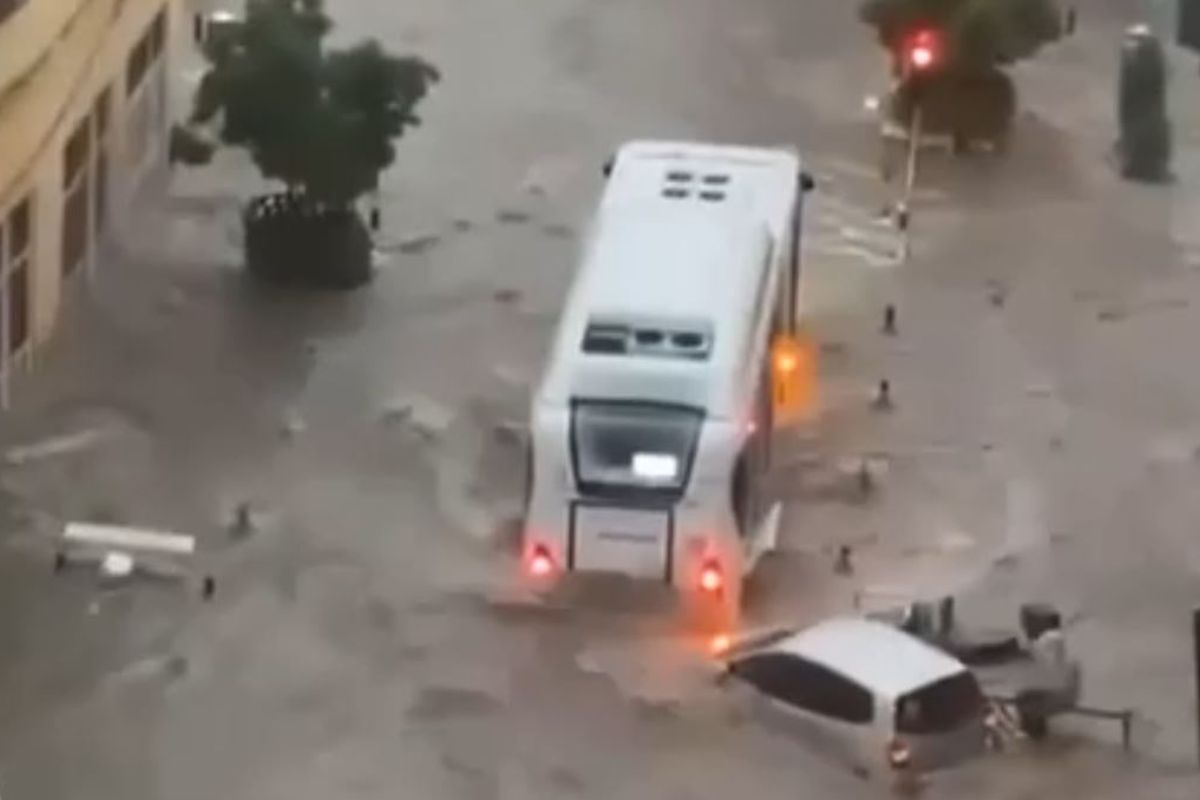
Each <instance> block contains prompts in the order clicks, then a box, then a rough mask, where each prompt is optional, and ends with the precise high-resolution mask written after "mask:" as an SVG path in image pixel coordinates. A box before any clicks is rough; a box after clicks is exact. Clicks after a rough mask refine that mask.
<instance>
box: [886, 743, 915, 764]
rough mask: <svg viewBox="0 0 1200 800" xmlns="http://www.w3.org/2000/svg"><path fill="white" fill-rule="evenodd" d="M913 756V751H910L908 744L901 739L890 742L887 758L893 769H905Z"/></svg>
mask: <svg viewBox="0 0 1200 800" xmlns="http://www.w3.org/2000/svg"><path fill="white" fill-rule="evenodd" d="M911 758H912V753H910V752H909V749H908V745H907V744H905V743H904V742H902V741H901V740H899V739H892V740H891V741H890V742H888V747H887V759H888V764H890V765H891V767H892V769H904V768H905V767H907V766H908V765H909V762H910V760H911Z"/></svg>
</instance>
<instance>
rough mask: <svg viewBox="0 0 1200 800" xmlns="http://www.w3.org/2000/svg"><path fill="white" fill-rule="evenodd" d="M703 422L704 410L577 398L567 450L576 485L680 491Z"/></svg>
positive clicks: (599, 488) (593, 488)
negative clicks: (573, 469) (573, 468)
mask: <svg viewBox="0 0 1200 800" xmlns="http://www.w3.org/2000/svg"><path fill="white" fill-rule="evenodd" d="M703 422H704V412H703V411H701V410H699V409H695V408H690V407H687V406H675V405H665V404H659V403H637V402H614V401H594V400H576V401H575V402H574V403H573V404H572V411H571V444H572V448H571V449H572V457H573V461H574V467H575V477H576V480H577V481H578V483H579V487H580V489H581V490H582V491H584V492H597V491H599V492H603V491H605V490H618V491H620V490H624V491H629V490H633V491H649V492H666V493H668V494H675V493H678V492H680V491H682V490H683V488H684V487H685V486H686V485H687V478H688V474H689V473H690V472H691V467H692V459H693V457H694V455H695V450H696V443H697V440H698V439H699V437H700V427H701V425H702V423H703Z"/></svg>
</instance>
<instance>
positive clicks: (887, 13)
mask: <svg viewBox="0 0 1200 800" xmlns="http://www.w3.org/2000/svg"><path fill="white" fill-rule="evenodd" d="M860 16H861V18H862V20H863V21H864V22H865V23H867V24H868V25H870V26H872V27H873V28H875V30H876V32H877V34H878V36H879V41H880V43H881V44H882V45H883V46H884V47H885V48H887V49H888V50H889V51H890V52H891V53H892V54H893V56H894V57H897V58H898V56H899V53H900V51H901V47H902V46H903V44H904V41H905V38H906V37H907V36H908V35H909V34H911V32H912V31H914V30H917V29H920V28H932V29H935V30H937V31H939V32H940V33H941V35H942V37H943V42H944V45H945V51H944V63H943V68H944V69H946V70H948V71H954V72H960V71H973V72H979V71H987V70H990V69H992V68H994V67H996V66H1002V65H1007V64H1012V63H1014V62H1016V61H1020V60H1021V59H1025V58H1029V57H1030V56H1032V55H1034V54H1035V53H1037V51H1038V50H1039V49H1040V48H1041V47H1042V46H1043V45H1044V44H1047V43H1049V42H1053V41H1055V40H1056V39H1058V38H1059V37H1061V36H1062V34H1063V14H1062V11H1061V9H1060V8H1059V5H1058V3H1057V2H1056V0H864V2H863V3H862V6H861V7H860Z"/></svg>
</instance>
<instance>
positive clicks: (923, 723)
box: [896, 672, 984, 735]
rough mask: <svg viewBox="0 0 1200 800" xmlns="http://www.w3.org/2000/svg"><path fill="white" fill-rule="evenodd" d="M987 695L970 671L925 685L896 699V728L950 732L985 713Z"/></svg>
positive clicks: (908, 732) (913, 732)
mask: <svg viewBox="0 0 1200 800" xmlns="http://www.w3.org/2000/svg"><path fill="white" fill-rule="evenodd" d="M983 706H984V697H983V693H982V692H981V691H980V689H979V684H978V683H977V682H976V681H975V676H974V675H972V674H971V673H969V672H960V673H958V674H957V675H951V676H950V677H949V678H943V679H942V680H940V681H938V682H936V683H931V684H929V685H928V686H923V687H921V688H920V689H918V690H916V691H915V692H910V693H908V694H906V695H904V696H903V697H901V698H900V699H899V700H897V701H896V731H897V733H907V734H913V735H921V734H936V733H949V732H950V731H953V730H955V729H956V728H958V727H960V726H961V725H963V724H964V723H966V722H969V721H970V720H972V719H976V718H978V717H980V716H981V715H982V714H983Z"/></svg>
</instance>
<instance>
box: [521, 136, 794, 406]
mask: <svg viewBox="0 0 1200 800" xmlns="http://www.w3.org/2000/svg"><path fill="white" fill-rule="evenodd" d="M798 170H799V160H798V158H797V157H796V156H795V155H794V154H792V153H789V152H786V151H770V150H762V151H760V150H754V149H750V148H733V147H729V148H726V147H720V146H714V145H689V144H677V143H669V142H668V143H663V142H635V143H632V144H629V145H626V146H625V147H623V148H622V149H621V150H620V151H619V153H618V155H617V158H616V161H615V163H614V168H613V171H612V174H611V176H610V180H609V183H608V186H607V187H606V191H605V194H604V197H603V198H602V200H601V202H600V207H599V210H598V212H597V215H596V218H595V220H594V222H593V225H592V229H591V231H590V235H589V237H588V240H587V244H586V249H585V252H584V257H583V263H582V265H581V266H580V270H579V273H578V274H577V275H576V278H575V283H574V285H573V287H572V289H571V291H570V293H569V295H568V297H567V302H566V307H565V308H564V310H563V314H562V318H561V320H560V323H559V331H558V339H557V342H556V344H555V348H554V351H553V353H552V355H551V362H550V364H549V366H548V369H547V373H546V376H545V379H544V381H543V384H542V388H541V392H540V397H541V399H542V400H543V401H545V402H550V403H554V404H562V403H566V402H567V401H568V400H569V398H570V397H573V396H574V397H593V398H622V399H628V398H642V399H647V400H656V401H659V402H673V403H682V404H687V405H695V406H699V407H702V408H705V409H706V410H707V411H708V413H709V414H710V415H713V416H729V415H731V414H733V413H734V412H735V410H736V408H737V403H738V399H739V397H740V396H741V394H743V393H744V392H745V386H744V383H745V381H744V380H743V378H742V376H743V372H744V371H745V369H746V367H747V365H746V353H747V348H748V347H749V345H750V341H751V338H750V337H751V334H752V332H753V329H754V322H755V319H756V316H757V315H756V313H755V312H756V308H757V305H758V304H759V303H760V302H762V299H761V297H762V291H763V289H764V288H765V284H764V281H765V280H766V279H767V277H768V275H767V273H768V263H769V261H768V259H769V257H770V254H771V249H772V246H773V243H774V241H776V240H778V238H779V237H782V236H783V235H785V234H786V226H787V224H788V220H789V217H790V213H791V209H792V206H793V204H794V202H795V193H796V191H797V185H798V184H797V180H798ZM597 324H609V325H611V324H617V325H628V326H632V327H633V328H636V329H637V330H639V331H642V332H650V333H654V332H658V333H660V334H661V333H663V332H665V333H666V334H668V335H669V334H671V333H673V332H682V333H685V334H694V335H696V336H698V337H700V339H698V341H700V340H703V341H705V342H707V344H708V345H709V347H708V349H706V350H704V355H703V357H691V356H692V355H696V354H685V357H679V358H672V357H664V352H657V353H655V354H653V355H646V354H644V353H641V352H633V353H620V354H614V353H595V352H585V349H584V347H583V342H584V339H585V336H587V335H588V333H589V330H591V329H592V327H593V326H596V325H597ZM705 337H707V338H705ZM698 352H699V351H697V354H698ZM668 355H669V354H668Z"/></svg>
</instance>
